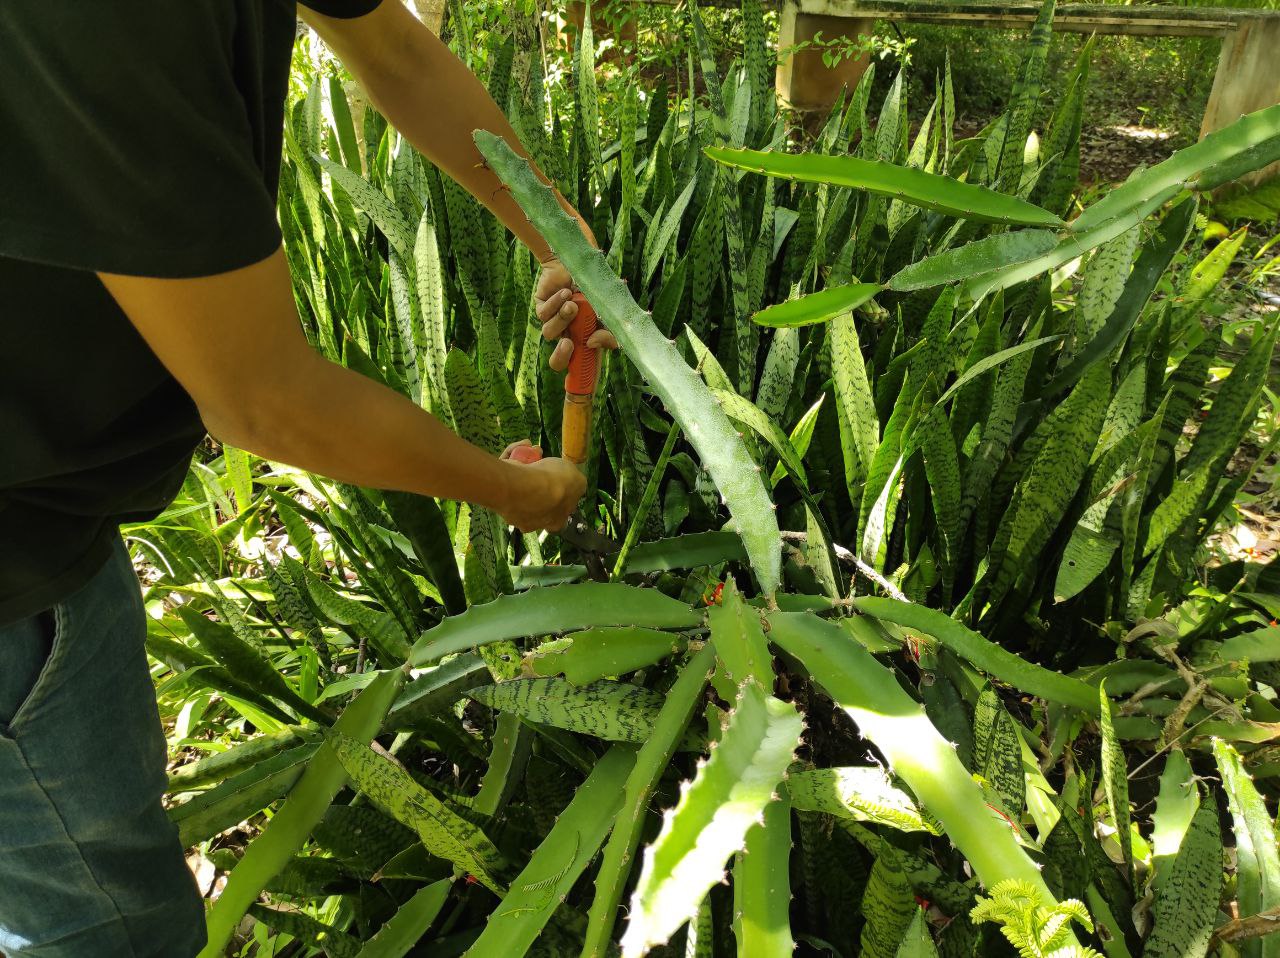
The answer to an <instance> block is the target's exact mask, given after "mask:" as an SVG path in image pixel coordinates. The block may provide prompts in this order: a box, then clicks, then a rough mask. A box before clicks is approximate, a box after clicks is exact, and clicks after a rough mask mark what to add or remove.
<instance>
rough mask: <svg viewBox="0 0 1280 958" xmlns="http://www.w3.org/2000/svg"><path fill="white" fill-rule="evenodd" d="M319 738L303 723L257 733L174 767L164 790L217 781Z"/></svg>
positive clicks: (317, 740)
mask: <svg viewBox="0 0 1280 958" xmlns="http://www.w3.org/2000/svg"><path fill="white" fill-rule="evenodd" d="M320 739H321V734H320V732H319V731H318V730H317V729H314V728H309V727H305V726H304V727H301V728H288V729H285V730H284V731H282V732H274V733H272V734H270V735H259V736H257V737H255V738H251V739H249V741H247V742H242V743H241V744H239V745H236V746H234V747H233V748H229V749H227V750H226V751H225V752H215V753H214V754H212V755H209V756H206V757H205V758H202V759H200V761H198V762H193V763H191V764H190V765H183V766H181V767H180V768H177V769H174V771H173V774H172V775H170V776H169V784H168V785H167V786H166V788H165V791H166V792H182V791H186V790H188V789H192V788H200V787H201V786H204V785H211V784H213V783H215V782H220V781H222V780H223V779H227V778H230V777H231V776H232V775H234V774H236V773H237V772H243V771H244V770H245V769H247V768H251V767H253V766H254V765H257V764H258V763H259V762H263V761H266V760H267V759H269V758H271V757H273V756H275V755H279V754H280V753H281V752H284V751H287V750H289V749H292V748H295V747H297V746H299V745H305V744H307V743H309V742H319V741H320Z"/></svg>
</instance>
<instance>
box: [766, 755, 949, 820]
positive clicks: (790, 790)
mask: <svg viewBox="0 0 1280 958" xmlns="http://www.w3.org/2000/svg"><path fill="white" fill-rule="evenodd" d="M787 794H788V795H790V797H791V806H792V807H793V808H796V809H798V810H800V811H802V812H821V813H823V814H824V815H835V816H836V817H837V818H847V819H849V820H850V821H856V822H872V823H873V824H876V825H887V826H888V827H889V828H895V829H897V830H898V831H900V832H929V833H931V834H933V835H937V834H939V829H938V825H937V823H936V822H934V821H933V820H931V819H930V818H928V817H927V816H926V815H925V814H924V813H922V812H921V811H920V807H919V806H918V805H917V804H916V802H915V799H913V798H912V797H911V796H910V795H908V794H907V793H906V792H904V791H903V790H902V789H900V788H898V787H896V786H895V785H894V784H893V783H892V782H890V781H889V777H888V776H887V775H885V773H884V772H883V771H881V770H880V769H878V768H871V767H867V768H862V767H854V766H850V767H847V768H813V769H809V770H808V771H804V772H792V773H791V774H790V775H788V776H787Z"/></svg>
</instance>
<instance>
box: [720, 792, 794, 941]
mask: <svg viewBox="0 0 1280 958" xmlns="http://www.w3.org/2000/svg"><path fill="white" fill-rule="evenodd" d="M790 863H791V806H790V805H788V804H787V802H786V801H785V800H783V799H779V800H778V801H776V802H770V803H769V804H768V805H767V806H765V810H764V819H763V821H761V823H760V824H758V825H752V826H751V829H750V830H749V831H748V832H747V842H746V847H745V848H743V850H742V851H741V852H739V853H738V857H737V859H736V860H735V861H734V864H733V937H734V938H735V939H737V942H738V954H739V955H743V956H748V955H749V956H750V958H791V956H792V954H793V952H794V951H795V948H796V942H795V939H794V938H793V937H792V936H791V874H790V871H791V868H790Z"/></svg>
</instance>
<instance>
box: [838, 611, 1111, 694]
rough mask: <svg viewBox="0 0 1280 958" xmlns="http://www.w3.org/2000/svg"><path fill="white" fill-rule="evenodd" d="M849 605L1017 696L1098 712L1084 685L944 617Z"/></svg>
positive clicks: (929, 613)
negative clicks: (926, 641)
mask: <svg viewBox="0 0 1280 958" xmlns="http://www.w3.org/2000/svg"><path fill="white" fill-rule="evenodd" d="M854 605H855V606H856V607H857V609H858V611H859V612H865V613H866V614H867V615H871V616H874V617H875V618H877V619H880V620H882V621H884V622H892V623H894V624H895V625H900V626H902V627H903V628H907V629H914V630H915V631H917V632H921V633H924V634H925V635H929V636H932V637H933V638H934V639H936V640H937V641H938V643H939V644H940V645H944V646H946V647H947V648H948V649H950V650H951V651H952V652H954V653H956V654H957V655H959V656H960V657H961V658H963V659H966V660H967V661H968V662H969V663H970V664H971V665H973V666H974V667H975V668H978V669H981V670H982V671H983V672H985V673H986V674H987V675H990V676H991V677H992V678H995V679H998V680H999V681H1001V682H1004V683H1006V684H1008V685H1012V686H1013V687H1014V688H1016V689H1018V690H1019V691H1022V692H1026V693H1028V694H1030V695H1038V696H1039V697H1040V698H1042V699H1045V700H1046V701H1049V702H1058V703H1060V704H1062V705H1069V706H1071V707H1072V708H1077V709H1080V710H1081V711H1083V712H1088V713H1089V714H1091V715H1098V714H1099V713H1100V709H1099V705H1098V694H1097V692H1096V691H1095V690H1094V688H1093V687H1092V686H1091V685H1089V684H1088V683H1087V682H1081V681H1080V680H1079V679H1074V678H1071V677H1070V676H1067V675H1063V674H1062V673H1061V672H1051V671H1050V670H1049V669H1046V668H1043V667H1041V666H1039V665H1036V664H1034V663H1032V662H1028V661H1027V660H1026V659H1024V658H1022V656H1020V655H1014V654H1013V653H1012V652H1008V651H1006V650H1005V649H1003V648H1001V647H1000V646H998V645H995V644H994V643H992V642H989V641H987V640H986V639H984V638H983V637H982V636H980V635H979V634H978V633H977V632H974V631H973V630H972V629H969V628H966V627H965V626H964V625H962V624H961V623H959V622H957V621H956V620H955V619H953V618H951V617H950V616H949V615H947V614H946V613H945V612H937V611H935V610H933V609H927V608H925V607H924V606H922V605H916V604H913V603H910V602H900V601H898V600H897V599H882V598H879V597H877V596H865V597H863V598H859V599H855V600H854Z"/></svg>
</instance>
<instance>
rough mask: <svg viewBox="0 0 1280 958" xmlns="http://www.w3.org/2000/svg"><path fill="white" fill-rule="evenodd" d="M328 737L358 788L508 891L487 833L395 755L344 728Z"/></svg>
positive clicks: (436, 847) (435, 847) (435, 846)
mask: <svg viewBox="0 0 1280 958" xmlns="http://www.w3.org/2000/svg"><path fill="white" fill-rule="evenodd" d="M328 742H329V746H330V747H331V748H332V749H333V750H334V753H335V754H336V755H337V756H338V761H340V762H341V763H342V767H343V768H345V769H346V770H347V774H348V775H350V776H351V781H352V783H353V784H354V785H355V787H356V788H358V789H359V790H360V791H361V792H363V793H364V794H365V795H367V796H368V797H369V799H370V800H371V801H372V802H373V803H374V804H376V805H378V806H380V807H381V808H384V809H386V811H387V812H388V813H389V814H390V815H391V816H392V817H393V818H395V820H396V821H398V822H400V823H401V824H402V825H407V826H408V827H409V828H412V829H413V830H414V831H415V832H417V833H418V837H419V838H420V839H422V844H423V845H424V846H425V847H426V849H427V851H428V852H430V853H431V854H432V855H434V856H435V857H437V858H442V859H444V860H445V861H449V862H452V863H453V864H454V865H455V866H457V867H458V868H460V869H463V870H464V871H465V872H467V873H468V874H471V875H475V876H476V878H477V879H479V880H480V882H481V883H482V884H483V885H484V886H485V887H486V888H488V889H490V890H491V891H493V892H494V893H495V894H498V895H502V894H503V893H504V889H503V887H502V885H501V884H500V883H499V881H498V878H497V875H498V874H500V873H501V872H502V870H503V868H504V867H505V861H504V860H503V857H502V853H501V852H499V851H498V849H497V848H496V847H495V846H494V844H493V842H491V841H490V840H489V838H488V837H487V836H486V835H485V834H484V832H482V831H481V830H480V829H479V828H478V827H476V826H475V825H473V824H471V822H469V821H467V820H466V819H465V818H463V817H462V816H460V815H459V814H458V813H457V812H455V811H453V810H452V809H451V808H449V806H447V805H446V804H445V803H444V802H442V801H440V799H438V798H436V797H435V796H434V795H432V794H431V793H430V792H428V791H427V790H426V789H425V788H423V787H422V786H421V785H419V784H418V783H417V782H415V781H414V780H413V777H412V776H411V775H410V774H409V773H408V772H406V771H405V770H404V768H403V767H401V766H400V764H399V763H397V762H395V761H394V760H392V759H391V758H387V757H384V756H383V755H380V754H378V753H377V752H375V751H373V749H371V748H369V747H368V746H367V745H363V744H361V743H360V742H358V741H356V740H354V739H352V738H350V737H349V736H346V735H343V734H342V733H341V732H332V733H330V735H329V738H328Z"/></svg>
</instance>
